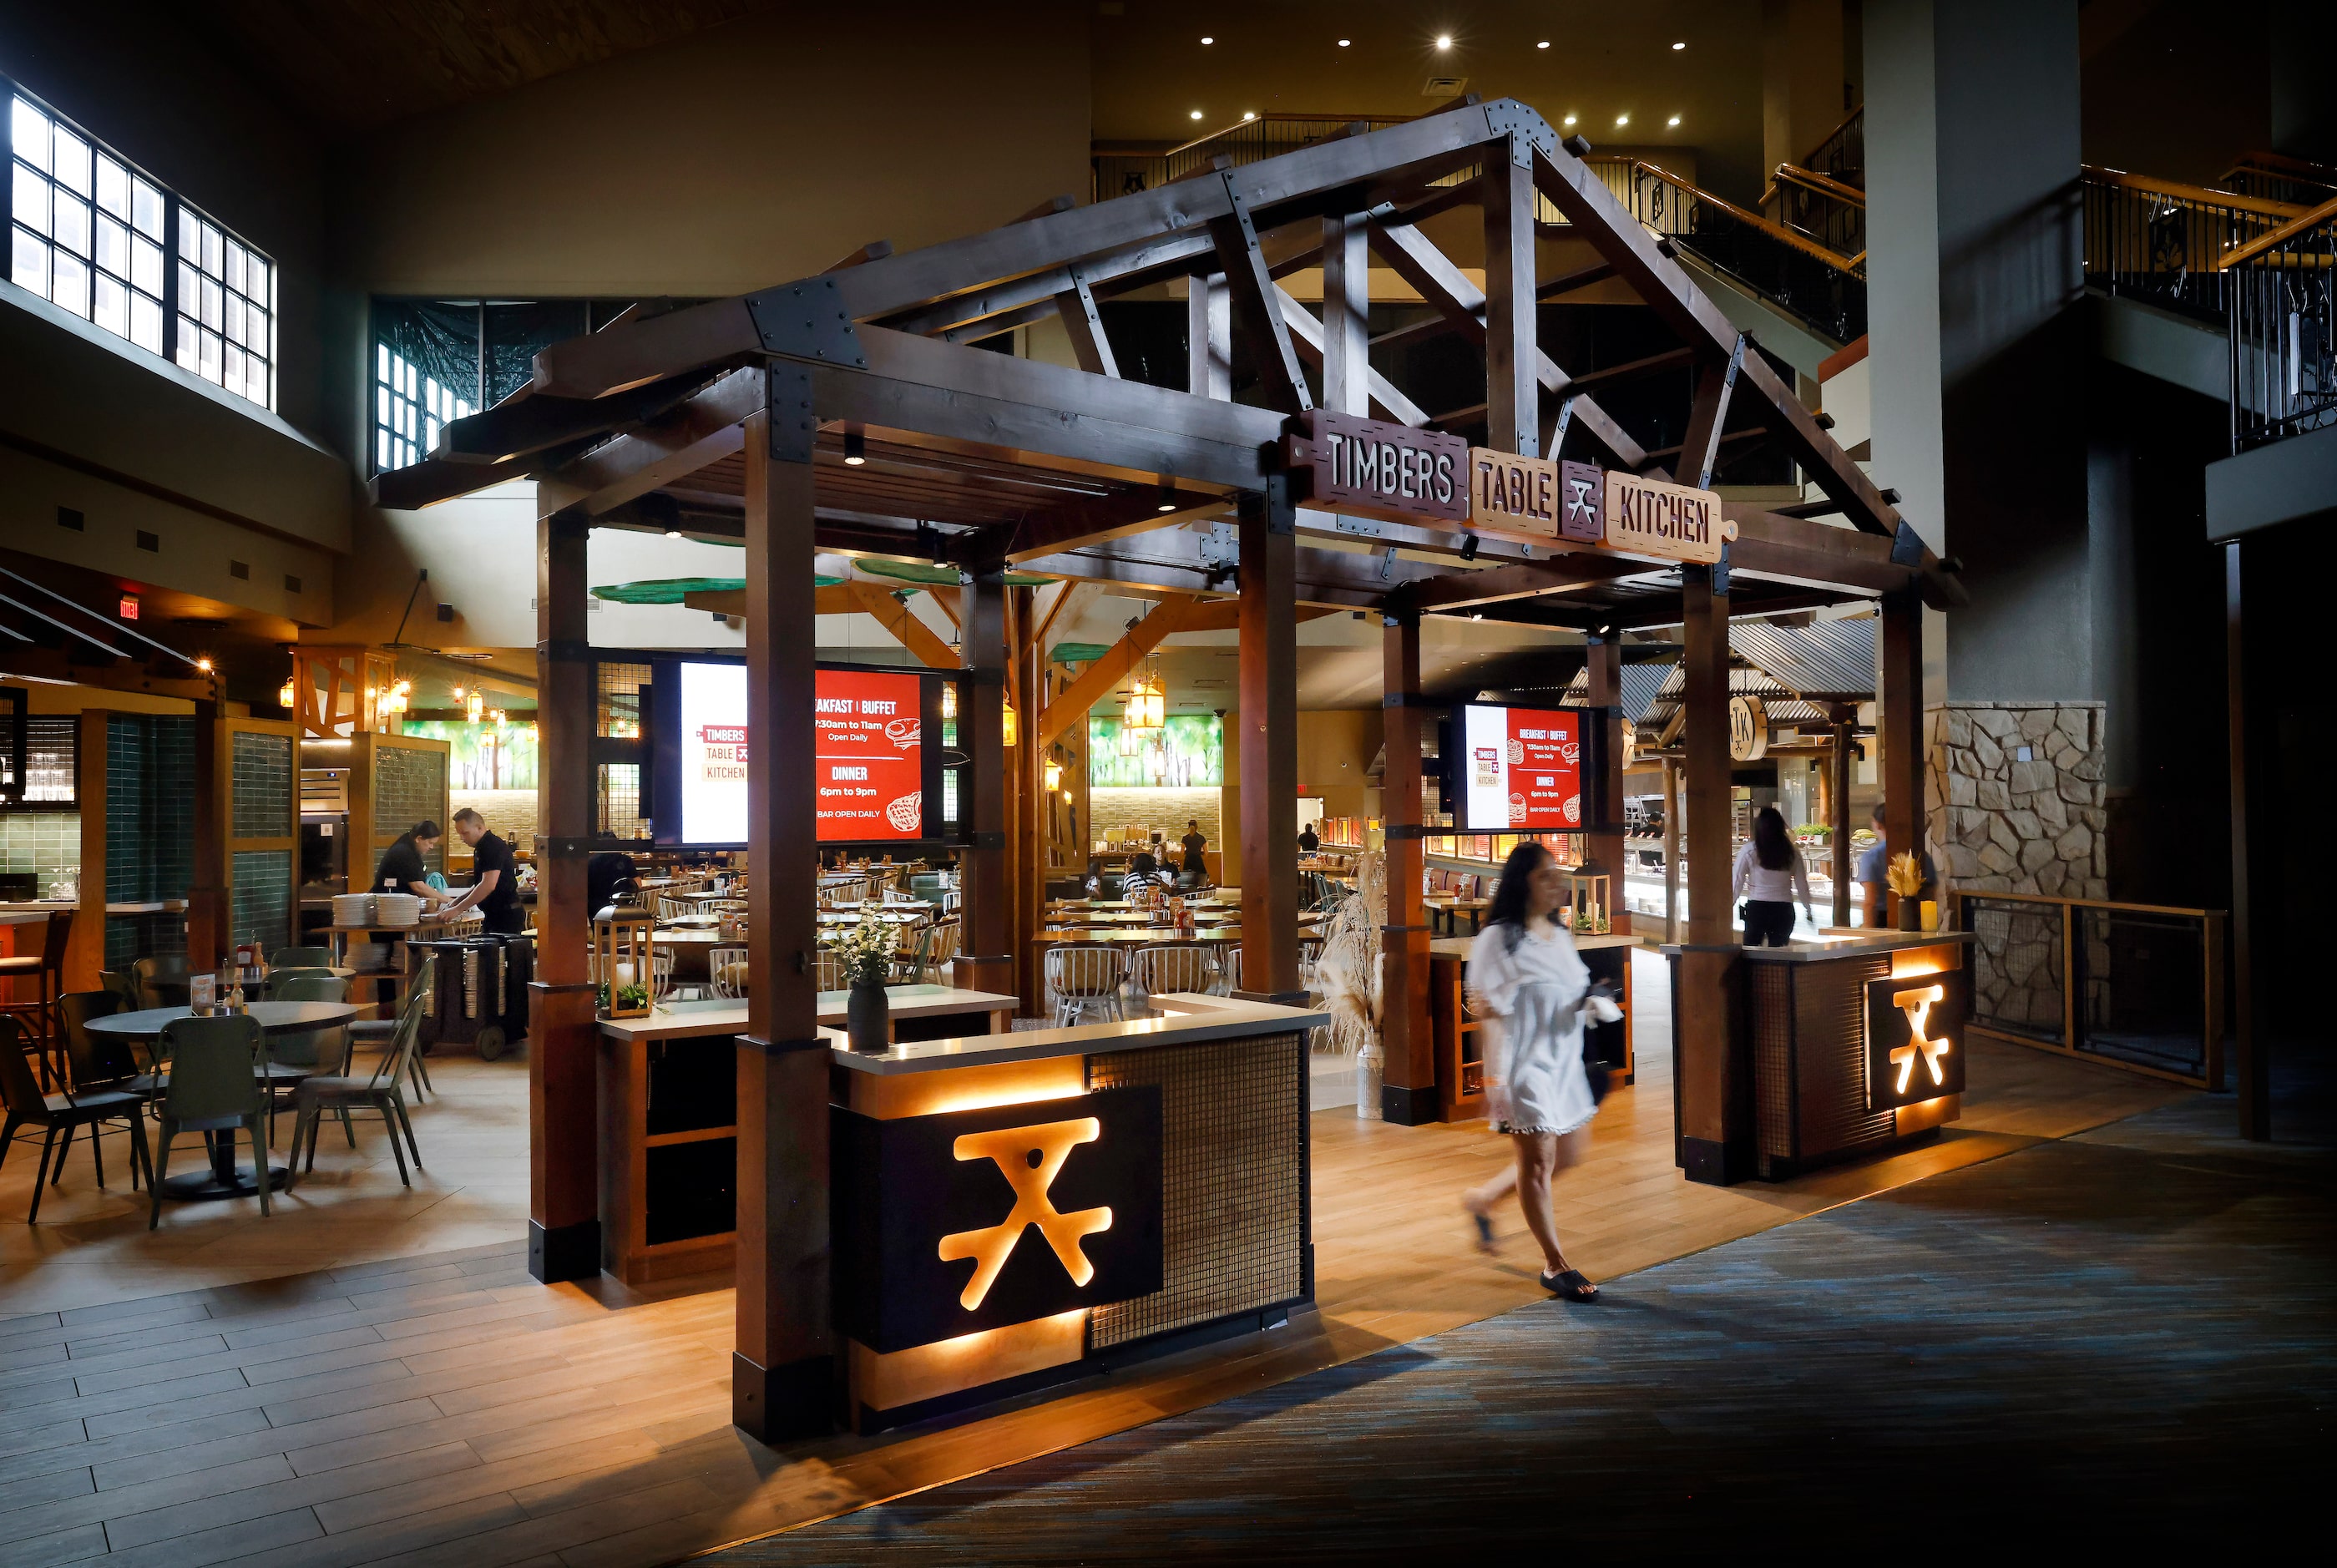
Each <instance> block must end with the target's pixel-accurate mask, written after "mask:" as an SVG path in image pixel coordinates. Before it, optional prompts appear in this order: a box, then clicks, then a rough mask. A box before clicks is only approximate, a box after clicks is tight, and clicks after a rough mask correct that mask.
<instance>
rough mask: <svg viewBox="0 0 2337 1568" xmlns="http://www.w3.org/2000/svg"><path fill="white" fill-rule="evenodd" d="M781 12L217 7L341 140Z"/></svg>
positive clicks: (238, 39)
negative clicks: (345, 135) (342, 135)
mask: <svg viewBox="0 0 2337 1568" xmlns="http://www.w3.org/2000/svg"><path fill="white" fill-rule="evenodd" d="M777 7H778V0H210V5H207V6H206V7H205V10H206V11H207V13H208V14H209V19H210V24H211V25H213V26H215V27H217V28H219V29H220V30H222V31H224V32H225V33H226V34H229V42H230V43H231V44H232V47H231V49H230V53H232V54H235V55H236V56H237V57H238V58H239V59H240V60H241V61H242V62H243V63H244V64H247V65H248V66H249V67H250V68H251V69H252V70H253V71H254V73H256V74H258V75H259V76H260V77H261V78H263V79H264V80H266V81H267V82H269V83H271V84H272V85H274V86H275V87H276V88H277V89H278V90H279V92H280V93H282V95H283V97H284V99H285V100H286V102H287V103H288V106H289V107H291V108H292V109H294V110H296V111H298V112H299V113H304V114H305V115H307V116H308V118H309V119H310V120H312V121H314V122H316V123H317V124H318V125H319V126H321V127H323V128H325V129H327V130H328V131H330V132H337V133H346V132H357V131H365V130H369V129H371V128H373V127H375V126H377V125H382V124H386V123H387V122H390V121H393V120H400V119H404V118H405V117H406V116H407V115H411V114H420V113H429V112H431V111H434V110H439V109H446V108H451V107H453V106H455V105H456V104H459V103H468V102H470V101H471V100H473V99H474V98H483V97H486V96H488V95H489V94H491V93H504V92H508V91H510V90H511V89H513V88H514V87H519V86H523V85H524V84H525V83H530V82H535V81H540V80H542V79H543V78H544V77H546V76H553V75H557V74H559V73H561V72H562V71H572V70H574V69H575V68H577V67H578V66H580V65H590V64H594V63H595V62H597V61H601V60H606V59H610V58H611V57H612V56H615V55H618V54H627V53H630V52H631V51H633V50H637V49H647V48H650V47H651V46H653V45H655V44H663V43H666V42H668V41H669V40H671V39H674V38H680V37H682V36H684V35H685V34H690V33H695V32H699V31H700V30H701V29H704V28H708V27H713V26H719V25H721V24H723V23H725V22H735V21H738V20H739V19H740V18H742V17H747V16H753V15H759V14H761V13H764V12H768V11H773V10H776V9H777Z"/></svg>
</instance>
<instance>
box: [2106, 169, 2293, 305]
mask: <svg viewBox="0 0 2337 1568" xmlns="http://www.w3.org/2000/svg"><path fill="white" fill-rule="evenodd" d="M2082 178H2083V181H2084V189H2085V217H2086V284H2087V286H2088V288H2093V289H2101V290H2102V291H2103V292H2104V293H2107V294H2114V295H2117V296H2119V297H2121V298H2124V299H2140V300H2142V301H2144V302H2146V303H2147V304H2152V305H2156V306H2158V307H2160V308H2162V309H2168V310H2173V311H2176V312H2177V313H2179V314H2181V315H2185V316H2189V317H2192V318H2193V319H2196V320H2201V321H2212V322H2215V324H2217V325H2219V326H2220V325H2222V324H2223V322H2224V321H2225V318H2226V313H2227V312H2228V310H2229V309H2230V306H2231V299H2230V289H2229V285H2228V281H2227V279H2225V277H2224V275H2223V273H2222V272H2221V271H2220V270H2219V269H2220V268H2221V266H2222V265H2223V262H2224V259H2225V257H2226V256H2227V255H2229V254H2230V253H2231V252H2232V251H2233V250H2234V249H2235V248H2236V247H2239V246H2242V245H2245V244H2247V243H2248V242H2249V241H2251V240H2255V239H2257V238H2259V237H2260V236H2262V235H2264V234H2267V233H2270V232H2271V231H2272V230H2274V229H2277V228H2279V227H2280V226H2281V225H2282V224H2283V223H2286V222H2288V221H2289V220H2291V219H2293V218H2295V217H2296V216H2297V215H2298V214H2299V213H2300V212H2302V211H2303V209H2302V208H2298V207H2293V206H2290V205H2287V204H2286V203H2283V202H2279V201H2266V200H2264V199H2263V198H2261V197H2255V196H2247V195H2243V194H2239V193H2236V192H2234V191H2217V190H2213V189H2210V188H2208V187H2205V186H2200V185H2185V184H2181V183H2179V182H2177V181H2169V180H2156V179H2152V178H2150V177H2149V176H2147V175H2141V174H2128V173H2127V172H2125V171H2122V170H2117V169H2097V168H2094V167H2092V166H2090V165H2088V167H2087V168H2086V169H2085V170H2084V171H2083V173H2082Z"/></svg>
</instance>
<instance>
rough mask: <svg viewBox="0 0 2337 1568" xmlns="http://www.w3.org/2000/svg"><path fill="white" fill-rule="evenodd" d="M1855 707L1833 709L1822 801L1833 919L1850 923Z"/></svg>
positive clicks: (1840, 924) (1842, 923) (1837, 923)
mask: <svg viewBox="0 0 2337 1568" xmlns="http://www.w3.org/2000/svg"><path fill="white" fill-rule="evenodd" d="M1856 712H1857V710H1855V709H1853V708H1848V707H1844V706H1839V705H1838V706H1836V707H1835V709H1834V711H1833V750H1831V751H1829V752H1828V753H1827V754H1826V761H1827V764H1828V766H1829V769H1830V770H1831V772H1832V773H1833V786H1832V789H1831V790H1830V791H1829V794H1830V797H1831V798H1830V799H1828V801H1827V802H1826V804H1827V806H1828V807H1829V808H1830V810H1829V813H1828V820H1829V822H1830V824H1831V826H1832V828H1833V838H1832V839H1831V848H1832V849H1833V923H1834V924H1835V925H1836V926H1847V925H1849V924H1850V870H1851V867H1850V831H1851V828H1852V827H1853V822H1852V820H1851V815H1850V760H1851V755H1852V752H1853V750H1854V748H1855V747H1856V745H1857V739H1856V736H1855V734H1854V733H1853V728H1852V724H1853V718H1854V717H1855V715H1856Z"/></svg>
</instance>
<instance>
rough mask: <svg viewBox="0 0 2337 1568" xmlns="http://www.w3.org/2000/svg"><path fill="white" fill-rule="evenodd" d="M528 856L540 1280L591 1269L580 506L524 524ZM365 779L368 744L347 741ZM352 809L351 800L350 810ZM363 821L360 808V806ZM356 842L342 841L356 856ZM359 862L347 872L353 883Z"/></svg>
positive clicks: (530, 1255)
mask: <svg viewBox="0 0 2337 1568" xmlns="http://www.w3.org/2000/svg"><path fill="white" fill-rule="evenodd" d="M535 533H536V550H535V556H536V559H535V573H536V577H535V637H536V643H535V665H536V681H537V688H536V690H537V696H536V724H537V733H538V735H539V736H540V737H541V739H540V740H539V744H540V745H541V747H542V748H543V750H542V751H541V752H540V753H539V755H538V773H537V776H538V779H539V784H538V789H537V794H536V799H537V800H538V802H539V803H540V807H541V809H542V812H543V846H542V848H541V850H540V851H539V853H538V856H537V865H538V867H539V869H540V871H541V873H542V881H541V883H540V884H539V886H538V887H537V889H536V902H535V923H536V932H537V936H536V943H535V972H534V975H533V978H532V979H531V980H530V981H529V982H528V1052H527V1078H528V1085H527V1087H528V1095H527V1101H528V1130H529V1133H530V1137H529V1140H528V1221H527V1267H528V1272H529V1273H531V1274H533V1275H534V1276H535V1277H536V1278H537V1279H541V1280H543V1281H544V1282H546V1283H547V1284H548V1283H551V1282H552V1281H554V1280H559V1279H592V1278H593V1277H594V1276H596V1275H598V1274H599V1273H600V1272H601V1161H600V1135H601V1134H600V1103H599V1089H600V1067H599V1063H600V1054H601V1042H600V1025H599V1023H598V1022H597V1020H596V1016H595V1014H596V1011H597V1010H596V1008H595V1006H594V1001H593V993H592V986H591V985H590V984H589V983H588V982H587V981H586V979H585V967H584V956H585V952H586V950H587V949H588V947H589V946H591V942H592V938H591V935H590V932H589V930H588V926H587V923H588V922H589V921H590V919H591V918H592V916H591V912H590V911H588V910H587V909H586V908H585V907H584V861H585V855H586V850H585V844H586V842H587V841H588V840H589V839H590V838H592V832H593V830H594V828H595V827H596V826H597V824H596V823H595V822H594V821H593V810H592V762H591V757H592V730H593V721H592V649H591V646H590V641H589V638H588V636H587V633H586V632H585V627H584V609H585V583H586V575H585V552H586V549H587V543H588V541H589V539H590V538H591V535H592V527H591V524H590V523H589V522H588V520H587V519H586V517H585V515H584V514H583V512H582V510H573V511H565V512H555V513H553V514H552V515H551V516H548V517H544V518H542V519H541V520H540V521H538V522H537V524H536V525H535ZM350 752H351V754H352V756H354V757H361V758H362V759H363V760H364V764H365V767H366V769H367V776H368V777H370V776H371V772H372V767H373V751H372V747H371V746H370V745H352V746H351V747H350ZM350 804H351V806H352V807H354V806H355V805H356V800H355V799H354V798H353V799H351V802H350ZM367 811H368V814H370V811H371V807H370V806H368V807H367ZM356 848H357V846H356V844H354V843H352V844H351V845H350V849H351V851H352V852H355V850H356ZM372 872H373V863H372V861H371V860H370V859H368V860H367V863H366V864H365V866H363V867H358V866H356V865H354V864H353V865H351V866H350V867H349V879H350V882H351V885H352V886H362V885H363V884H359V883H358V882H357V878H359V877H367V878H370V877H371V876H372Z"/></svg>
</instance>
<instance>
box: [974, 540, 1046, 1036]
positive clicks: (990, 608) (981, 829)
mask: <svg viewBox="0 0 2337 1568" xmlns="http://www.w3.org/2000/svg"><path fill="white" fill-rule="evenodd" d="M1001 573H1002V568H999V567H992V568H990V569H988V570H985V571H981V572H977V573H974V578H973V583H970V584H969V585H967V587H966V588H965V589H964V591H963V593H962V595H961V598H962V600H963V604H964V613H965V622H964V624H963V627H962V628H961V629H960V632H959V636H958V653H959V657H960V658H962V659H963V660H964V661H965V675H966V678H965V682H964V685H963V688H962V693H963V694H962V697H961V699H960V701H959V704H958V734H959V735H960V736H961V737H962V738H963V740H964V749H965V753H966V756H967V758H968V759H969V762H968V766H967V768H966V769H965V771H964V773H963V775H962V786H961V787H962V788H963V790H964V792H965V793H964V797H963V798H961V799H960V801H959V804H958V809H959V810H960V811H962V812H963V813H964V816H965V822H966V829H967V833H968V836H969V838H970V842H969V843H968V845H967V847H966V850H965V855H964V860H963V866H964V874H963V878H962V880H963V888H962V889H961V895H962V905H961V907H962V909H963V915H964V919H965V931H964V936H963V949H962V951H961V952H960V954H959V956H958V959H957V963H956V966H955V969H954V975H955V977H956V979H955V983H956V984H957V985H960V986H962V987H964V988H966V989H969V990H975V991H999V992H1005V991H1012V990H1014V989H1015V984H1014V975H1015V962H1014V950H1013V947H1012V942H1013V936H1012V926H1013V908H1012V902H1011V900H1012V892H1011V890H1010V887H1009V884H1008V875H1009V867H1008V865H1007V859H1006V812H1007V777H1006V768H1007V758H1006V744H1005V730H1004V722H1003V716H1002V714H1001V712H1000V711H999V704H1000V703H1001V702H1002V701H1003V700H1004V698H1005V695H1006V585H1005V583H1004V582H1003V581H1002V579H1001ZM1024 722H1027V723H1032V724H1035V723H1037V722H1038V720H1037V718H1036V717H1035V716H1031V717H1028V718H1026V719H1025V720H1024Z"/></svg>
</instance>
